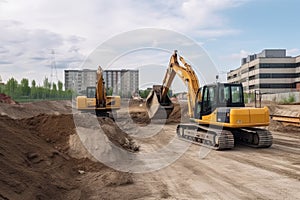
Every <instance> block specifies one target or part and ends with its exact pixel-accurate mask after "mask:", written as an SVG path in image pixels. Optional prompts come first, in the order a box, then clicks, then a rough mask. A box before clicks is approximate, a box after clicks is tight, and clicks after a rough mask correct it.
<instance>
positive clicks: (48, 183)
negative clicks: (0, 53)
mask: <svg viewBox="0 0 300 200" xmlns="http://www.w3.org/2000/svg"><path fill="white" fill-rule="evenodd" d="M269 106H270V110H271V112H273V111H274V110H276V109H283V110H285V109H286V108H285V106H277V105H273V104H272V105H269ZM294 106H295V107H293V106H289V107H288V108H289V109H290V110H293V111H295V110H297V109H298V108H299V105H294ZM129 110H130V112H131V113H130V114H129V115H128V114H127V115H126V113H125V112H126V111H124V112H123V113H122V112H120V113H119V115H118V116H119V120H117V121H116V122H113V121H111V120H107V119H102V118H99V119H98V121H99V123H100V124H101V128H102V129H103V130H105V131H106V136H105V137H106V141H110V142H111V143H112V144H114V145H116V146H119V147H120V148H123V149H124V150H126V151H127V152H131V153H133V154H134V155H140V154H143V153H149V152H150V153H151V152H153V151H157V150H158V151H160V149H164V147H165V146H166V145H167V144H169V143H170V142H171V141H172V142H174V141H175V142H177V140H178V139H177V138H176V136H175V130H176V126H177V123H178V122H179V121H180V108H178V107H177V108H176V109H175V112H174V113H173V115H171V116H170V119H169V120H168V121H167V124H165V125H163V126H162V124H161V123H159V122H156V123H154V124H152V125H151V127H149V129H153V130H154V129H155V128H157V127H158V128H159V127H163V128H162V130H160V131H159V132H158V133H157V134H155V135H153V136H151V137H147V138H139V137H137V136H139V135H140V134H141V132H139V131H140V130H143V128H145V127H146V128H147V126H148V125H149V123H150V120H149V118H147V116H146V114H145V112H144V107H143V106H140V104H136V105H131V107H130V109H129ZM183 111H184V112H186V107H184V108H183ZM0 113H1V115H0V136H1V141H0V166H1V167H0V199H300V198H299V197H300V190H299V188H300V134H299V129H298V128H294V127H293V128H291V127H283V126H282V125H281V124H280V123H276V122H272V123H271V125H270V127H269V129H270V130H272V133H273V137H274V141H273V145H272V147H270V148H268V149H254V148H250V147H246V146H241V145H237V146H235V148H234V149H232V150H226V151H213V150H212V151H208V154H207V155H206V156H204V157H200V156H199V155H200V154H199V152H202V153H203V151H207V149H206V150H205V148H204V149H202V148H201V147H200V146H198V145H194V144H192V145H190V146H189V147H188V149H187V150H186V151H185V152H184V154H183V155H182V156H181V157H180V158H178V159H177V160H176V161H175V162H173V163H171V164H169V165H167V166H166V167H164V168H162V169H159V170H154V171H152V172H147V173H128V172H120V171H117V170H114V169H112V168H110V167H107V166H105V165H104V164H102V163H99V162H95V159H94V158H93V157H92V156H91V155H89V153H87V151H86V149H85V148H84V147H82V145H81V141H80V140H78V136H77V134H76V131H75V126H74V119H73V115H72V114H71V103H70V102H67V101H61V102H37V103H28V104H21V105H8V104H0ZM87 117H89V116H87ZM115 123H116V124H118V126H119V127H118V126H117V125H116V124H115ZM132 123H134V124H132ZM82 126H83V127H84V128H86V129H85V130H87V133H86V134H85V136H86V138H87V139H89V138H90V136H89V130H94V131H95V130H97V127H92V126H91V125H90V124H89V123H88V122H86V123H82ZM91 142H92V141H91ZM178 142H179V144H180V145H182V146H186V145H189V144H188V143H186V142H184V141H180V140H178ZM137 144H138V146H139V148H138V146H137ZM180 145H179V146H177V148H181V146H180ZM137 150H139V151H137ZM175 150H176V149H174V152H175ZM169 153H170V154H169V155H172V154H173V151H170V152H169ZM201 155H203V154H201ZM167 159H168V158H167V157H164V155H161V157H154V158H151V159H148V160H146V162H147V166H148V167H155V166H157V165H158V164H159V163H158V162H161V161H163V160H167ZM138 161H139V160H137V162H136V164H137V165H139V164H141V165H142V164H144V163H143V162H138Z"/></svg>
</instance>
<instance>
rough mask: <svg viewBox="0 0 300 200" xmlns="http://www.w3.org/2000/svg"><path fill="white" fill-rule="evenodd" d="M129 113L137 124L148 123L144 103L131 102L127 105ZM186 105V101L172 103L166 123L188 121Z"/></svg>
mask: <svg viewBox="0 0 300 200" xmlns="http://www.w3.org/2000/svg"><path fill="white" fill-rule="evenodd" d="M129 113H130V117H131V119H132V120H133V121H134V122H135V123H138V124H149V123H150V122H151V119H150V118H149V115H148V113H147V109H146V106H145V103H143V104H142V105H141V104H131V106H130V107H129ZM188 119H189V116H188V105H187V103H186V102H182V103H174V109H173V111H172V112H171V114H170V116H169V118H168V119H167V123H179V122H181V121H188Z"/></svg>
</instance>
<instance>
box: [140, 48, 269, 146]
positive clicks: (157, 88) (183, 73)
mask: <svg viewBox="0 0 300 200" xmlns="http://www.w3.org/2000/svg"><path fill="white" fill-rule="evenodd" d="M179 60H180V61H181V63H182V64H183V66H182V65H180V63H179V61H178V55H177V51H175V52H174V54H173V55H172V56H171V58H170V62H169V67H168V69H167V71H166V74H165V77H164V79H163V84H162V85H154V86H153V90H152V92H151V93H150V94H149V95H148V97H147V100H146V107H147V111H148V114H149V117H150V118H168V116H169V115H170V113H171V112H172V110H173V108H174V105H173V104H172V102H171V101H170V98H169V97H168V91H169V88H170V86H171V85H172V82H173V79H174V77H175V76H176V75H178V76H179V77H180V79H181V80H182V81H183V82H184V83H185V84H186V86H187V88H188V92H187V98H188V114H189V117H190V119H189V120H190V123H185V124H179V125H178V126H177V131H176V132H177V135H178V137H179V138H181V139H183V140H188V141H191V142H193V143H196V144H200V145H203V146H207V147H209V148H212V149H231V148H233V147H234V143H235V142H240V143H243V144H246V145H248V146H251V147H262V148H267V147H270V146H271V145H272V139H273V137H272V134H271V133H270V132H269V131H268V130H266V129H263V128H258V127H262V126H268V125H269V119H270V115H269V110H268V108H267V107H264V108H250V107H245V103H244V93H243V86H242V84H234V83H213V84H209V85H204V86H202V87H200V84H199V81H198V78H197V75H196V73H195V72H194V70H193V69H192V67H191V66H190V65H189V64H188V63H187V62H186V61H185V60H184V58H183V57H181V56H180V57H179Z"/></svg>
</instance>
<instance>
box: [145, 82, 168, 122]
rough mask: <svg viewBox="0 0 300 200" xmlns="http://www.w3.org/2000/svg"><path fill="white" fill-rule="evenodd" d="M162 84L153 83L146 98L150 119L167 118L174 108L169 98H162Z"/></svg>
mask: <svg viewBox="0 0 300 200" xmlns="http://www.w3.org/2000/svg"><path fill="white" fill-rule="evenodd" d="M161 94H162V86H161V85H153V89H152V91H151V92H150V93H149V95H148V97H147V99H146V108H147V112H148V115H149V118H150V119H167V118H168V117H169V115H170V114H171V112H172V111H173V109H174V105H173V103H172V101H171V100H170V98H169V97H168V96H166V97H165V98H164V99H162V96H161Z"/></svg>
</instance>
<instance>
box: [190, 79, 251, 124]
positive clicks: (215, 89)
mask: <svg viewBox="0 0 300 200" xmlns="http://www.w3.org/2000/svg"><path fill="white" fill-rule="evenodd" d="M197 95H202V101H201V102H196V104H195V117H197V118H198V119H199V118H200V119H201V117H202V116H205V115H209V114H211V113H212V112H213V111H214V110H216V109H217V108H220V107H245V103H244V94H243V86H242V84H234V83H216V84H211V85H205V86H204V87H203V88H202V89H201V92H198V94H197ZM196 99H198V98H196Z"/></svg>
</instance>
